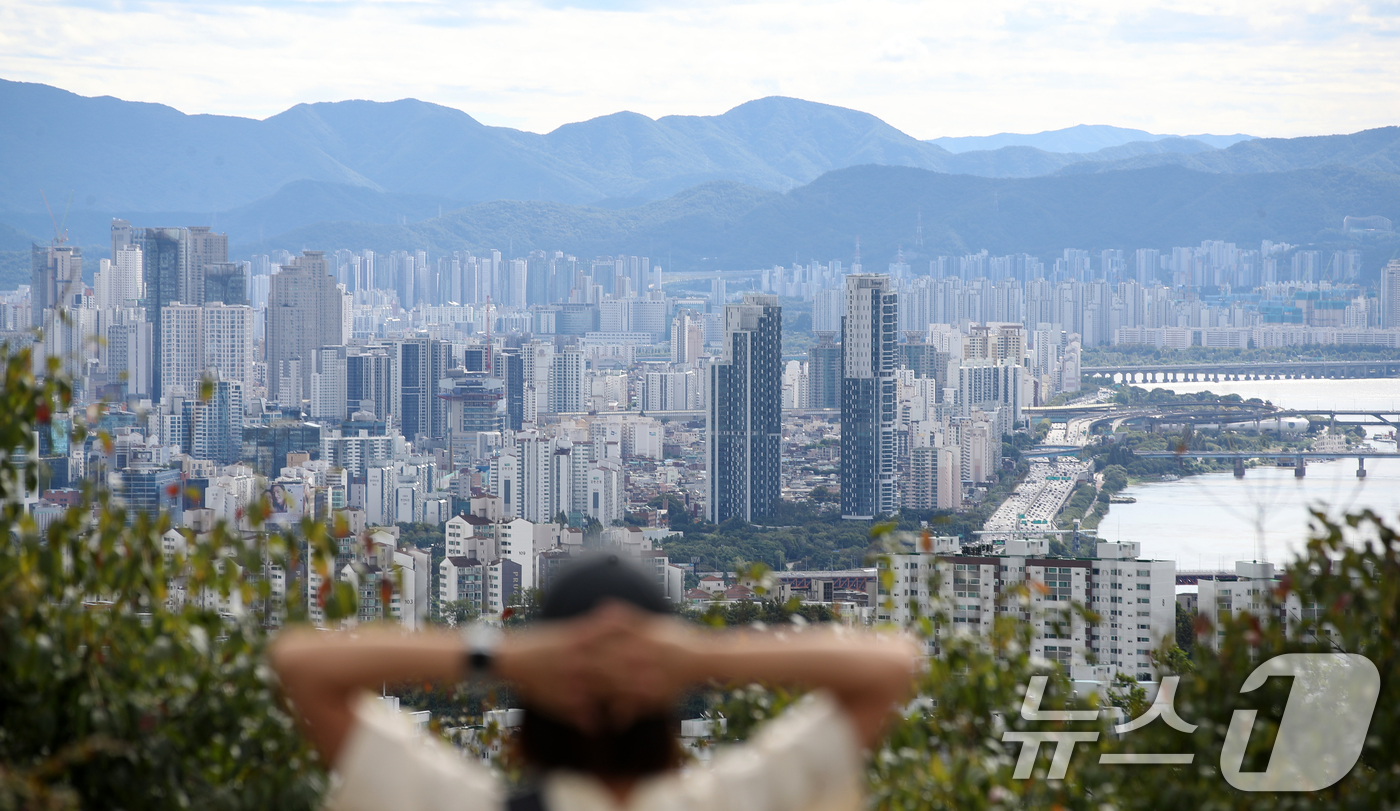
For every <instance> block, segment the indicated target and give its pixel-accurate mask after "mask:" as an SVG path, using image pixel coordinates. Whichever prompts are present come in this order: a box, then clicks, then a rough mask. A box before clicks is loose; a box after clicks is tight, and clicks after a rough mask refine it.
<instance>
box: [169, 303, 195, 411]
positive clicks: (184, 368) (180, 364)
mask: <svg viewBox="0 0 1400 811" xmlns="http://www.w3.org/2000/svg"><path fill="white" fill-rule="evenodd" d="M160 346H161V352H160V379H161V380H162V381H163V383H162V385H163V387H164V391H165V392H166V393H169V392H172V391H174V390H175V389H176V388H179V389H181V390H182V391H184V393H185V396H186V397H195V396H196V395H198V393H199V378H200V375H201V373H203V371H204V368H205V367H204V308H203V307H197V306H195V305H193V304H181V303H179V302H175V303H172V304H169V305H167V306H165V307H163V308H161V311H160Z"/></svg>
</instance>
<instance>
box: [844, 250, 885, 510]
mask: <svg viewBox="0 0 1400 811" xmlns="http://www.w3.org/2000/svg"><path fill="white" fill-rule="evenodd" d="M898 329H899V307H898V304H897V296H896V294H895V292H894V291H893V290H891V289H890V278H889V277H888V276H873V275H858V276H856V275H853V276H847V277H846V314H845V316H844V317H843V318H842V319H841V350H842V353H841V354H842V372H841V374H842V379H841V517H842V518H852V519H866V520H869V519H871V518H874V517H876V516H879V515H888V514H889V513H892V512H894V511H895V510H896V509H898V506H899V496H898V493H897V492H896V490H895V415H896V413H897V409H898V403H897V394H898V392H897V391H896V386H895V368H896V360H897V352H898V349H899V333H898Z"/></svg>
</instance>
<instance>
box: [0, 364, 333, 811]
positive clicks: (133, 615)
mask: <svg viewBox="0 0 1400 811" xmlns="http://www.w3.org/2000/svg"><path fill="white" fill-rule="evenodd" d="M5 350H7V351H4V352H3V354H5V356H6V357H5V361H4V385H3V387H0V448H6V449H16V450H17V451H19V452H18V453H8V452H6V453H0V538H4V539H5V540H4V541H0V651H3V652H4V653H3V655H0V808H14V807H24V808H94V807H104V808H153V807H199V808H208V809H237V808H250V809H251V808H265V807H278V808H310V807H313V806H315V805H318V804H319V798H320V794H321V793H322V791H323V789H324V786H325V775H324V771H323V769H322V768H321V765H320V764H319V763H318V761H317V759H316V757H315V755H313V754H312V752H311V751H310V750H309V749H308V748H307V746H306V744H305V743H304V742H303V741H302V739H301V736H300V735H298V734H297V733H296V732H295V731H294V730H293V728H292V724H291V719H290V718H289V716H288V715H287V713H286V712H285V711H284V710H283V708H282V706H281V703H280V701H279V700H278V698H277V697H276V695H275V691H274V687H273V685H271V684H269V683H268V681H267V679H266V678H265V675H264V671H265V668H264V666H263V661H262V657H263V648H264V646H265V644H266V642H267V630H266V629H267V627H268V626H269V625H271V624H274V623H275V622H276V621H277V620H278V614H279V613H280V611H285V612H286V615H287V616H288V617H289V618H292V619H295V618H296V617H299V616H304V614H305V606H304V605H303V604H302V603H301V601H300V600H299V599H298V589H299V587H298V585H297V582H296V581H295V580H292V578H295V577H296V573H297V572H299V571H301V566H302V565H303V562H304V561H305V560H306V558H305V557H304V556H302V555H301V554H300V553H299V551H298V548H297V545H296V543H295V542H294V541H293V540H292V539H291V538H289V537H288V536H286V535H284V534H282V533H278V532H268V531H258V532H257V533H255V534H254V535H253V536H252V537H251V538H248V539H245V538H242V537H240V536H239V535H238V534H236V533H234V532H232V531H230V529H229V528H227V527H225V526H222V525H221V526H218V527H216V528H215V529H214V531H213V532H211V533H209V535H208V536H207V537H200V538H196V537H193V536H192V535H191V534H189V533H188V532H185V531H181V532H180V533H179V534H178V535H174V536H171V538H172V542H173V543H172V547H173V549H174V550H175V551H172V552H170V553H167V550H166V548H165V546H164V541H165V539H166V537H167V533H168V532H169V530H170V525H169V519H168V518H167V517H165V516H163V515H162V516H161V517H159V518H158V519H151V518H149V517H148V516H146V515H138V516H128V515H127V514H126V512H125V511H124V510H123V509H122V508H121V507H120V506H119V505H118V504H117V503H116V502H115V501H114V500H113V499H112V498H111V496H110V494H109V493H107V492H104V491H103V490H100V489H98V488H96V487H93V486H89V487H87V488H85V489H84V491H83V493H82V499H81V502H80V504H79V506H78V507H75V508H73V509H69V510H67V511H66V512H65V513H64V514H63V515H62V516H61V517H60V518H59V519H57V520H56V521H55V522H54V523H53V524H52V525H51V526H49V527H48V529H47V530H46V531H44V532H40V531H39V528H38V527H37V526H36V525H35V523H34V521H33V518H32V517H31V516H30V515H29V514H28V513H27V512H25V510H24V507H23V503H22V501H21V496H22V495H23V493H24V492H25V489H24V488H25V486H26V485H28V486H33V485H34V484H35V483H36V482H37V478H38V476H39V471H38V470H37V469H36V468H35V466H33V465H25V464H23V460H24V459H25V458H26V457H27V456H28V454H30V453H32V452H34V451H35V450H36V449H35V447H34V442H35V436H36V430H39V429H43V430H47V429H48V428H49V425H50V422H51V417H52V415H53V414H56V413H60V412H62V411H63V410H65V409H66V408H67V406H68V403H69V396H70V390H69V387H68V384H67V382H66V381H64V380H63V379H62V378H61V376H60V375H59V374H58V363H57V359H56V358H54V359H50V363H49V367H48V370H47V371H48V375H47V377H46V378H45V379H42V380H38V379H35V377H34V376H33V375H32V374H31V373H30V364H31V357H30V351H29V349H28V348H21V349H14V348H12V347H6V348H5ZM75 423H76V424H75V426H74V431H75V435H74V439H75V441H83V439H84V438H85V436H86V434H87V426H86V420H85V419H79V420H75ZM96 441H97V442H99V443H100V444H102V445H104V446H107V447H109V448H110V443H111V438H110V437H109V436H107V435H106V434H105V433H103V432H101V431H100V429H99V430H98V432H97V433H96ZM266 507H267V505H265V504H255V505H254V507H253V510H254V512H253V515H254V517H255V518H257V517H259V516H261V515H263V514H265V513H263V512H262V510H264V509H266ZM128 521H129V523H128ZM299 531H300V532H305V533H307V535H306V536H305V538H304V540H305V541H306V542H308V543H309V544H310V545H311V548H313V549H319V550H322V551H328V550H330V549H332V547H331V546H330V543H329V538H328V536H327V534H326V532H325V528H324V527H319V526H313V525H310V524H308V525H305V526H303V527H301V528H299ZM176 541H177V542H176ZM181 546H183V547H185V551H183V552H180V551H178V550H179V547H181ZM272 565H277V566H280V567H281V572H283V573H285V574H286V575H287V576H288V578H289V580H292V582H289V583H288V589H287V594H286V595H285V605H279V601H280V599H281V598H279V595H277V594H276V593H275V592H274V590H273V589H272V582H273V581H272V578H269V577H265V576H264V572H265V571H269V569H267V568H265V567H269V566H272ZM303 588H304V587H303ZM326 596H327V608H328V610H330V611H332V612H334V611H336V610H337V609H338V608H342V607H343V606H344V603H343V598H345V597H346V596H347V595H346V594H345V593H344V590H339V591H335V590H333V593H328V594H327V595H326ZM349 596H350V597H351V599H353V595H349ZM221 599H222V600H231V601H233V602H235V603H239V602H241V603H242V605H243V607H244V610H242V611H235V612H231V613H223V614H221V613H219V611H217V610H216V609H215V607H214V606H215V604H217V603H218V602H219V601H220V600H221ZM206 606H207V607H206Z"/></svg>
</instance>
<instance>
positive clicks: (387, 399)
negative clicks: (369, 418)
mask: <svg viewBox="0 0 1400 811" xmlns="http://www.w3.org/2000/svg"><path fill="white" fill-rule="evenodd" d="M393 391H394V355H393V354H391V353H390V351H389V347H386V346H357V347H348V354H347V355H346V358H345V400H346V407H347V410H349V411H350V412H352V413H353V412H355V411H358V410H360V409H361V408H365V404H366V403H368V404H369V405H368V408H367V409H366V410H368V411H370V412H371V413H373V414H374V418H375V419H377V420H385V419H388V417H389V414H390V413H391V412H392V411H393V408H394V401H393Z"/></svg>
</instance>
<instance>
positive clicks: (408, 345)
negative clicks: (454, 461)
mask: <svg viewBox="0 0 1400 811" xmlns="http://www.w3.org/2000/svg"><path fill="white" fill-rule="evenodd" d="M393 367H394V368H393V375H394V384H393V394H392V402H393V406H392V409H393V412H394V416H395V417H396V418H397V419H398V421H399V426H400V427H401V429H402V433H403V435H404V438H405V439H408V440H409V441H412V442H421V441H422V440H423V439H427V440H434V439H442V438H443V437H444V436H446V431H447V402H446V401H445V400H443V399H442V398H441V397H438V382H439V381H441V380H443V379H444V378H446V377H447V373H448V371H449V370H450V369H451V368H452V345H451V344H449V343H447V342H446V341H440V340H438V339H437V338H429V337H428V336H427V335H426V334H422V333H420V334H418V335H415V336H414V337H412V338H404V339H403V340H400V341H397V342H395V343H394V363H393Z"/></svg>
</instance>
